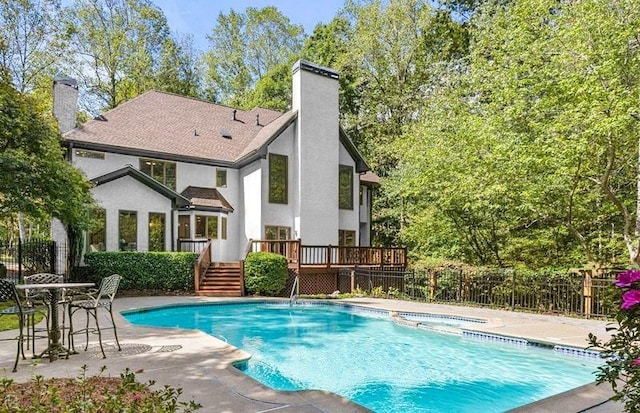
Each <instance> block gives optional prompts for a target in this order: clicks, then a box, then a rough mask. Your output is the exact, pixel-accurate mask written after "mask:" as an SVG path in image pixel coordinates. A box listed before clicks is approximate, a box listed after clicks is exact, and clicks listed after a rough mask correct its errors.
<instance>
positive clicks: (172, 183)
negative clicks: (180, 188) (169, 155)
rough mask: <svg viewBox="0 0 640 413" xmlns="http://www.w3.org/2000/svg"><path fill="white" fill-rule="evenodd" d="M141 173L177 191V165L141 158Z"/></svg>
mask: <svg viewBox="0 0 640 413" xmlns="http://www.w3.org/2000/svg"><path fill="white" fill-rule="evenodd" d="M140 171H142V172H144V173H145V174H147V175H149V176H150V177H152V178H153V179H155V180H156V181H158V182H160V183H161V184H164V185H165V186H167V187H169V188H171V189H173V190H174V191H175V190H176V163H175V162H167V161H159V160H156V159H146V158H140Z"/></svg>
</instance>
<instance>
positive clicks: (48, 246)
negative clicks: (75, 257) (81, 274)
mask: <svg viewBox="0 0 640 413" xmlns="http://www.w3.org/2000/svg"><path fill="white" fill-rule="evenodd" d="M66 261H67V247H66V245H65V244H62V243H57V242H55V241H51V240H46V239H30V240H22V239H18V240H15V241H5V240H0V263H1V264H2V266H3V267H4V268H6V275H5V278H7V279H9V280H12V281H14V282H19V281H21V280H22V277H24V276H25V275H30V274H35V273H38V272H49V273H52V274H66V272H67V271H66ZM0 271H2V272H4V270H2V269H0ZM1 275H2V274H0V276H1Z"/></svg>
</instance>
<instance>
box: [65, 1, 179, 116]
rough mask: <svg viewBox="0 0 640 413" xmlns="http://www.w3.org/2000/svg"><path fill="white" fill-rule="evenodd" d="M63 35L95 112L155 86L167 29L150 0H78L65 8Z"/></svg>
mask: <svg viewBox="0 0 640 413" xmlns="http://www.w3.org/2000/svg"><path fill="white" fill-rule="evenodd" d="M64 24H65V32H66V33H65V35H66V38H67V39H68V41H69V42H70V50H74V51H75V52H76V56H75V59H74V66H73V67H71V68H70V70H71V73H72V74H73V75H74V76H75V77H77V78H78V79H79V80H80V81H81V82H82V83H83V84H84V90H85V91H86V93H87V95H88V99H89V103H88V106H90V107H92V108H93V109H94V111H95V109H96V106H100V107H99V109H110V108H114V107H116V106H117V105H119V104H120V103H121V102H122V101H124V100H127V99H130V98H132V97H135V96H137V95H138V94H140V93H143V92H145V91H146V90H148V89H150V88H152V87H153V86H154V85H155V75H156V70H157V65H158V61H159V54H160V52H161V48H162V45H163V44H164V43H165V41H167V40H168V39H169V27H168V25H167V20H166V18H165V16H164V14H163V13H162V11H161V10H160V9H159V8H158V7H157V6H155V5H153V3H151V1H150V0H76V2H75V3H74V5H73V6H71V7H70V8H68V9H67V10H65V20H64Z"/></svg>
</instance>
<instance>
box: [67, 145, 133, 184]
mask: <svg viewBox="0 0 640 413" xmlns="http://www.w3.org/2000/svg"><path fill="white" fill-rule="evenodd" d="M75 151H76V150H75V149H74V151H73V157H72V164H73V166H75V167H76V168H78V169H80V170H81V171H82V172H84V174H85V176H86V177H87V178H88V179H93V178H97V177H99V176H102V175H105V174H107V173H109V172H113V171H115V170H118V169H121V168H124V167H125V166H126V165H132V166H133V167H134V168H136V169H140V158H138V157H137V156H130V155H120V154H117V153H110V152H98V153H103V154H104V159H94V158H83V157H81V156H77V155H76V154H75V153H76V152H75ZM92 152H94V151H92Z"/></svg>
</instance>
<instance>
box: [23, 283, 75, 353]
mask: <svg viewBox="0 0 640 413" xmlns="http://www.w3.org/2000/svg"><path fill="white" fill-rule="evenodd" d="M23 280H24V283H25V284H58V283H63V282H64V276H63V275H58V274H50V273H46V272H43V273H38V274H33V275H25V276H24V277H23ZM50 294H51V293H50V292H48V291H29V290H28V289H26V290H25V296H26V304H27V305H29V306H31V305H33V304H34V303H38V302H40V303H41V304H43V305H46V306H48V305H49V302H50V298H51V297H50ZM58 304H59V305H60V304H61V305H62V306H63V309H64V311H63V312H62V326H61V327H60V329H61V330H62V331H63V332H64V330H66V327H65V318H66V313H67V306H68V305H69V298H67V293H66V291H65V290H62V296H61V297H60V299H59V300H58ZM45 316H46V318H47V334H49V312H48V311H47V312H46V313H45ZM36 331H38V330H37V329H36ZM27 332H28V330H27ZM62 344H64V334H62ZM28 348H29V344H28V343H27V349H28ZM34 351H35V350H34Z"/></svg>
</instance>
